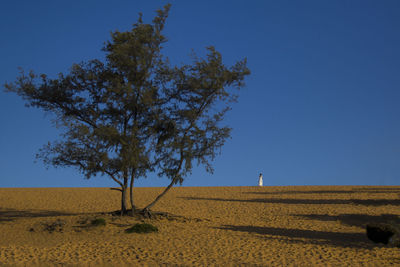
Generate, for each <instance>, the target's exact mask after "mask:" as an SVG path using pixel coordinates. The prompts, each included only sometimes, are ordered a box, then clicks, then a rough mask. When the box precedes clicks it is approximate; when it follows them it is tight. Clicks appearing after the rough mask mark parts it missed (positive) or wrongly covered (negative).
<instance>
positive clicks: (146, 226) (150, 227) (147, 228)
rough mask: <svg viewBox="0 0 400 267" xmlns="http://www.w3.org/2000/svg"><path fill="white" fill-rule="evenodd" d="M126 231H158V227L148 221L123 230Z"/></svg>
mask: <svg viewBox="0 0 400 267" xmlns="http://www.w3.org/2000/svg"><path fill="white" fill-rule="evenodd" d="M125 232H127V233H150V232H158V228H157V227H156V226H154V225H151V224H148V223H137V224H135V225H134V226H132V227H131V228H128V229H126V230H125Z"/></svg>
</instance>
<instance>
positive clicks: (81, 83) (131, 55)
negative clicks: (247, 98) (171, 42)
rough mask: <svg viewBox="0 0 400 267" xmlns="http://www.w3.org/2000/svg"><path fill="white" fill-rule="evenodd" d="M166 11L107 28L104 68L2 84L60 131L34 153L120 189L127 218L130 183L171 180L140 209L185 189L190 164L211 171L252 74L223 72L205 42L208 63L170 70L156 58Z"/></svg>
mask: <svg viewBox="0 0 400 267" xmlns="http://www.w3.org/2000/svg"><path fill="white" fill-rule="evenodd" d="M169 9H170V5H166V6H165V7H164V8H163V9H161V10H158V11H157V15H156V17H155V18H154V19H153V21H152V23H151V24H146V23H144V22H143V20H142V15H141V14H140V15H139V19H138V21H137V22H136V23H135V24H133V27H132V29H131V30H130V31H126V32H119V31H115V32H113V33H112V34H111V40H110V41H108V42H107V43H106V44H105V46H104V48H103V51H104V52H105V54H106V60H105V62H102V61H100V60H97V59H94V60H91V61H88V62H82V63H79V64H74V65H72V67H71V69H70V71H69V73H68V74H62V73H60V74H59V75H58V77H57V78H55V79H51V78H48V77H47V76H46V75H45V74H41V75H37V74H35V73H34V72H33V71H30V72H29V73H28V74H25V73H24V72H23V71H21V73H20V75H19V76H18V77H17V79H16V81H15V82H13V83H6V84H5V88H6V91H9V92H14V93H16V94H18V95H20V96H21V97H22V98H23V99H24V100H25V101H26V102H27V105H28V106H32V107H38V108H41V109H43V110H44V111H46V112H49V113H51V114H54V115H55V117H54V118H55V119H54V120H53V123H54V125H55V126H57V127H60V128H62V129H63V130H64V132H63V134H62V136H61V138H60V140H58V141H55V142H52V143H50V142H49V143H48V144H47V145H45V146H44V147H43V148H42V149H41V150H40V151H39V153H38V154H37V157H38V158H40V159H43V161H44V162H45V163H46V164H48V165H52V166H56V167H70V166H72V167H76V168H77V169H79V170H80V171H81V172H82V173H83V174H84V175H85V177H86V178H88V179H89V178H91V177H93V176H96V175H98V174H101V175H108V176H109V177H110V178H111V179H112V180H114V181H115V182H116V183H117V184H118V185H119V186H120V189H119V190H120V191H121V193H122V197H121V213H126V212H127V204H126V194H127V189H128V188H130V200H131V206H132V212H133V211H135V210H136V207H135V205H134V201H133V193H132V188H133V186H134V180H135V179H138V178H140V177H145V176H146V175H147V174H148V173H150V172H156V173H157V174H158V175H159V176H161V177H167V178H168V179H170V180H171V183H170V185H169V186H168V187H167V188H166V190H165V191H164V192H163V193H162V194H161V195H160V196H159V197H157V198H156V200H155V201H153V202H152V203H150V204H149V205H148V206H146V207H145V210H148V209H149V208H150V207H151V206H153V205H154V204H155V203H156V201H158V199H159V198H160V197H161V196H162V195H164V194H165V193H166V192H167V191H168V190H169V188H171V186H173V185H174V184H176V183H181V184H182V182H183V181H184V178H185V177H186V176H187V175H188V174H190V173H191V171H192V168H193V163H194V162H196V161H197V163H198V164H201V165H204V166H205V168H206V170H207V171H209V172H212V170H213V169H212V165H211V163H210V162H211V161H212V160H213V159H214V157H215V156H216V154H217V153H218V152H219V150H220V148H221V147H222V146H223V145H224V143H225V141H226V139H227V138H229V137H230V131H231V128H229V127H228V126H223V125H221V123H222V120H223V118H224V115H225V114H226V112H227V111H228V110H229V109H230V103H232V102H233V101H235V100H236V97H237V95H236V94H235V93H234V92H232V90H233V89H235V88H237V89H239V88H241V87H243V86H244V78H245V77H246V76H247V75H249V74H250V71H249V69H248V68H247V66H246V60H245V59H244V60H242V61H239V62H237V63H236V64H234V65H233V66H230V67H227V66H225V65H224V64H223V62H222V56H221V54H220V53H219V52H217V51H216V49H215V48H214V47H212V46H210V47H207V51H208V53H207V56H206V57H205V58H197V57H196V56H193V58H192V63H191V64H186V65H181V66H172V65H171V64H170V62H169V60H168V58H167V57H165V56H163V55H162V53H161V51H162V48H163V44H164V43H165V42H166V40H167V39H166V37H165V36H164V35H163V34H162V31H163V29H164V25H165V21H166V19H167V16H168V12H169ZM128 183H129V184H128Z"/></svg>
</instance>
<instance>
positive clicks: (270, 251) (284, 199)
mask: <svg viewBox="0 0 400 267" xmlns="http://www.w3.org/2000/svg"><path fill="white" fill-rule="evenodd" d="M161 190H162V188H136V189H134V194H135V200H136V203H137V205H138V206H139V207H143V206H144V205H145V204H147V203H149V202H150V201H151V200H152V199H154V197H155V196H156V195H157V194H158V193H160V192H161ZM399 194H400V187H377V186H375V187H366V186H294V187H197V188H195V187H177V188H173V189H171V190H170V192H169V193H168V194H167V195H166V196H165V197H164V198H163V199H162V200H161V201H160V202H159V203H158V204H157V205H156V206H155V207H154V210H155V211H164V212H169V213H171V214H174V215H177V216H178V217H173V218H157V219H146V220H142V221H146V222H149V223H152V224H153V225H156V226H157V227H158V229H159V232H157V233H149V234H136V233H134V234H127V233H125V231H124V230H125V229H127V228H129V227H130V226H132V225H133V224H134V223H136V222H141V220H140V219H138V218H131V217H120V216H112V215H109V214H104V212H110V211H114V210H117V209H118V208H119V197H120V193H119V192H118V191H112V190H109V189H108V188H15V189H14V188H0V265H1V266H18V265H22V266H54V265H63V266H158V265H168V266H239V265H242V266H391V265H393V266H400V249H399V248H391V247H387V246H384V245H381V244H374V243H372V242H371V241H370V240H368V238H367V237H366V234H365V224H366V223H368V222H379V221H382V220H384V221H387V220H394V221H397V222H400V209H399V206H400V197H399ZM94 218H104V219H105V220H106V222H107V225H106V226H99V227H92V226H90V223H88V222H90V220H92V219H94Z"/></svg>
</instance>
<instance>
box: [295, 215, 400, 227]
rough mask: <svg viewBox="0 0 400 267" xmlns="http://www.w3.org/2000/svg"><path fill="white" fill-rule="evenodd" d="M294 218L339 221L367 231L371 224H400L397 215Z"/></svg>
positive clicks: (399, 217)
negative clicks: (367, 226)
mask: <svg viewBox="0 0 400 267" xmlns="http://www.w3.org/2000/svg"><path fill="white" fill-rule="evenodd" d="M292 216H298V217H302V218H306V219H310V220H318V221H325V222H328V221H338V222H340V223H342V224H344V225H348V226H356V227H359V228H362V229H365V227H366V225H367V224H369V223H388V222H393V223H395V224H400V216H399V215H395V214H382V215H368V214H339V215H327V214H296V215H292Z"/></svg>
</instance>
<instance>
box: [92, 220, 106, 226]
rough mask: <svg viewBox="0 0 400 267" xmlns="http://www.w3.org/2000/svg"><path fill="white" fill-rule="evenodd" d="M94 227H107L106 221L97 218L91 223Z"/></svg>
mask: <svg viewBox="0 0 400 267" xmlns="http://www.w3.org/2000/svg"><path fill="white" fill-rule="evenodd" d="M91 224H92V225H93V226H104V225H106V220H105V219H103V218H97V219H94V220H92V221H91Z"/></svg>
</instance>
